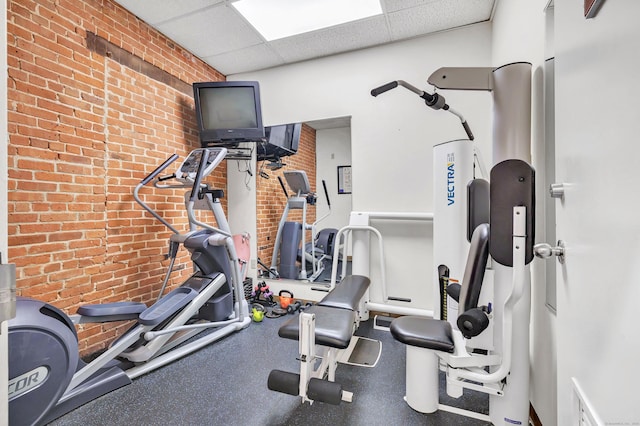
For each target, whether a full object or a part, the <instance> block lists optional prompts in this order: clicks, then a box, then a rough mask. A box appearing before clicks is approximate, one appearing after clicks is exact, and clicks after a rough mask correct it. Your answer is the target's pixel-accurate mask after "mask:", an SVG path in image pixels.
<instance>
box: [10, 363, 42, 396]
mask: <svg viewBox="0 0 640 426" xmlns="http://www.w3.org/2000/svg"><path fill="white" fill-rule="evenodd" d="M48 376H49V369H48V368H47V367H45V366H43V365H41V366H40V367H37V368H34V369H33V370H31V371H27V372H26V373H24V374H22V375H20V376H18V377H16V378H13V379H11V380H9V401H11V400H12V399H16V398H17V397H19V396H20V395H22V394H23V393H25V392H28V391H30V390H31V389H35V388H37V387H38V386H40V385H42V384H43V383H44V382H45V381H46V380H47V377H48Z"/></svg>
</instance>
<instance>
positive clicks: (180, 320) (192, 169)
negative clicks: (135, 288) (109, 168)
mask: <svg viewBox="0 0 640 426" xmlns="http://www.w3.org/2000/svg"><path fill="white" fill-rule="evenodd" d="M226 152H227V151H226V149H225V148H199V149H196V150H194V151H192V152H191V153H190V155H189V156H188V158H187V159H186V160H185V161H184V162H183V163H182V165H181V167H180V168H179V170H178V171H177V172H176V173H174V174H172V175H170V176H165V177H159V178H157V177H158V175H159V174H160V173H161V172H162V171H163V170H165V169H166V168H167V167H169V165H170V164H172V163H173V162H174V161H176V160H177V159H178V156H177V155H173V156H171V157H170V158H169V159H167V160H166V161H165V162H164V163H162V164H161V165H160V166H159V167H158V168H156V169H155V170H154V171H153V172H152V173H151V174H150V175H148V176H147V177H145V178H144V179H143V180H142V181H141V182H140V183H139V184H138V185H137V186H136V188H135V191H134V198H135V199H136V201H137V202H138V203H139V204H140V205H141V206H142V207H143V208H144V209H145V210H147V211H148V212H149V213H151V215H153V216H154V217H155V218H156V219H158V220H159V221H160V222H162V223H163V224H164V225H165V226H167V227H168V228H169V229H170V230H171V231H172V232H173V233H174V234H173V235H172V236H171V238H170V244H169V257H170V258H171V261H170V265H169V271H168V273H167V277H166V278H165V280H164V283H163V285H162V290H161V291H160V296H159V298H158V300H157V301H156V302H155V303H154V304H153V305H151V306H150V307H148V308H147V306H146V305H145V304H143V303H138V302H116V303H107V304H100V305H85V306H81V307H80V308H79V309H78V311H77V315H74V316H72V317H69V316H67V315H66V314H65V313H64V312H62V311H61V310H59V309H57V308H56V307H54V306H52V305H49V304H47V303H44V302H40V301H37V300H34V299H28V298H19V299H18V300H17V303H16V317H15V318H14V319H12V320H10V321H9V421H10V423H11V425H39V424H44V423H47V422H49V421H51V420H53V419H55V418H57V417H59V416H61V415H63V414H65V413H67V412H69V411H71V410H73V409H74V408H77V407H79V406H80V405H82V404H84V403H86V402H88V401H91V400H92V399H94V398H97V397H98V396H101V395H104V394H105V393H107V392H110V391H112V390H114V389H117V388H119V387H121V386H124V385H127V384H129V383H131V380H132V379H134V378H136V377H138V376H140V375H142V374H146V373H148V372H150V371H152V370H154V369H156V368H159V367H161V366H163V365H166V364H168V363H170V362H173V361H174V360H177V359H179V358H181V357H183V356H185V355H188V354H190V353H192V352H193V351H195V350H197V349H200V348H202V347H204V346H206V345H208V344H210V343H212V342H214V341H217V340H219V339H221V338H223V337H225V336H227V335H229V334H231V333H233V332H236V331H239V330H241V329H244V328H246V327H248V326H249V324H250V322H251V318H250V317H249V312H248V305H247V302H246V300H245V299H244V294H243V289H242V282H241V276H242V275H241V271H240V262H239V259H238V256H237V255H236V249H235V247H234V244H233V238H232V235H231V232H230V228H229V224H228V222H227V220H226V217H225V215H224V212H223V210H222V207H221V206H220V198H221V197H222V195H223V194H222V191H220V190H212V189H209V187H208V186H207V185H204V184H202V179H203V178H204V177H205V176H207V175H208V174H210V173H211V172H212V171H213V170H214V169H215V168H216V167H217V166H218V165H219V164H220V163H221V162H222V160H224V158H225V155H226ZM154 179H155V181H154V185H155V186H156V187H158V188H190V191H187V192H186V194H185V199H186V202H185V204H186V209H187V215H188V218H189V223H190V228H191V230H190V231H189V232H187V233H185V234H180V232H179V231H178V230H176V229H175V228H174V227H173V226H172V225H171V224H169V223H168V222H167V221H166V220H164V219H163V218H162V217H160V215H159V214H158V213H157V212H155V211H154V210H153V209H151V208H150V207H149V206H148V205H147V204H146V203H144V202H143V201H142V200H141V199H140V198H139V196H138V192H139V190H140V189H141V188H142V187H143V186H145V185H146V184H148V183H149V182H151V181H152V180H154ZM205 206H206V207H207V208H208V209H210V210H211V211H212V212H213V215H214V217H215V219H216V222H217V226H218V228H215V227H213V226H211V225H208V224H205V223H202V222H200V221H198V220H197V219H196V217H195V214H194V210H195V209H197V208H202V207H205ZM198 227H199V228H200V229H196V228H198ZM180 244H182V245H184V247H185V248H187V249H188V250H189V252H190V253H191V260H192V261H193V262H194V265H195V272H194V273H193V275H191V277H189V278H188V279H187V280H186V281H185V282H184V283H183V284H182V285H181V286H180V287H178V288H176V289H174V290H172V291H171V292H169V293H168V294H166V295H164V296H162V293H163V292H164V288H165V286H166V284H167V282H168V279H169V277H168V276H169V275H170V274H171V272H172V269H173V264H174V261H175V258H176V254H177V252H178V248H179V246H180ZM122 320H135V321H136V323H135V324H134V325H133V326H132V327H131V328H130V329H129V330H128V331H127V332H126V333H125V334H124V335H122V336H121V337H120V338H118V339H116V340H115V341H114V342H113V343H111V345H110V347H109V348H108V349H107V350H106V351H105V352H104V353H102V354H101V355H100V356H98V357H97V358H96V359H95V360H93V361H92V362H90V363H88V364H86V363H85V362H83V361H82V360H81V359H80V358H79V356H78V337H77V334H76V330H75V327H74V324H80V323H88V322H92V323H96V322H109V321H122ZM210 328H216V330H215V331H213V332H211V333H208V334H207V333H204V335H202V336H197V335H199V334H200V333H201V332H202V331H203V330H205V329H210ZM189 339H191V340H189ZM187 340H189V341H188V342H187Z"/></svg>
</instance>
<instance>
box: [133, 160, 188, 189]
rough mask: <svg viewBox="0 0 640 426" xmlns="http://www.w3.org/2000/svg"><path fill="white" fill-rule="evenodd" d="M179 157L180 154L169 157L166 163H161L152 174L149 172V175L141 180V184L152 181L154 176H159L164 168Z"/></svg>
mask: <svg viewBox="0 0 640 426" xmlns="http://www.w3.org/2000/svg"><path fill="white" fill-rule="evenodd" d="M178 157H179V156H178V154H173V155H172V156H171V157H169V158H167V159H166V160H165V161H164V163H162V164H160V165H159V166H158V167H156V169H155V170H154V171H152V172H151V173H150V174H148V175H147V177H145V178H144V179H142V181H140V184H141V185H142V186H144V185H146V184H148V183H149V182H151V180H152V179H153V178H155V177H156V176H158V175H159V174H160V172H162V171H163V170H164V169H166V168H167V167H169V165H171V163H173V162H174V161H176V160H177V159H178Z"/></svg>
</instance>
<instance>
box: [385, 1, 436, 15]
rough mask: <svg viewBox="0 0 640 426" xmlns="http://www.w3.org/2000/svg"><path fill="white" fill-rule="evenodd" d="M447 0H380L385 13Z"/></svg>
mask: <svg viewBox="0 0 640 426" xmlns="http://www.w3.org/2000/svg"><path fill="white" fill-rule="evenodd" d="M445 1H447V0H382V8H383V10H384V11H386V12H387V13H389V12H397V11H398V10H402V9H409V8H411V7H417V6H424V5H425V4H427V3H434V2H445Z"/></svg>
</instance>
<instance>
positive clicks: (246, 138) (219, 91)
mask: <svg viewBox="0 0 640 426" xmlns="http://www.w3.org/2000/svg"><path fill="white" fill-rule="evenodd" d="M193 98H194V101H195V106H196V119H197V122H198V130H199V132H200V143H201V145H202V146H203V147H206V146H210V145H220V144H223V145H224V144H229V143H231V144H234V143H238V142H258V141H261V140H263V139H264V136H265V134H264V127H263V125H262V110H261V108H260V86H259V85H258V82H257V81H216V82H207V83H194V84H193Z"/></svg>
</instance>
